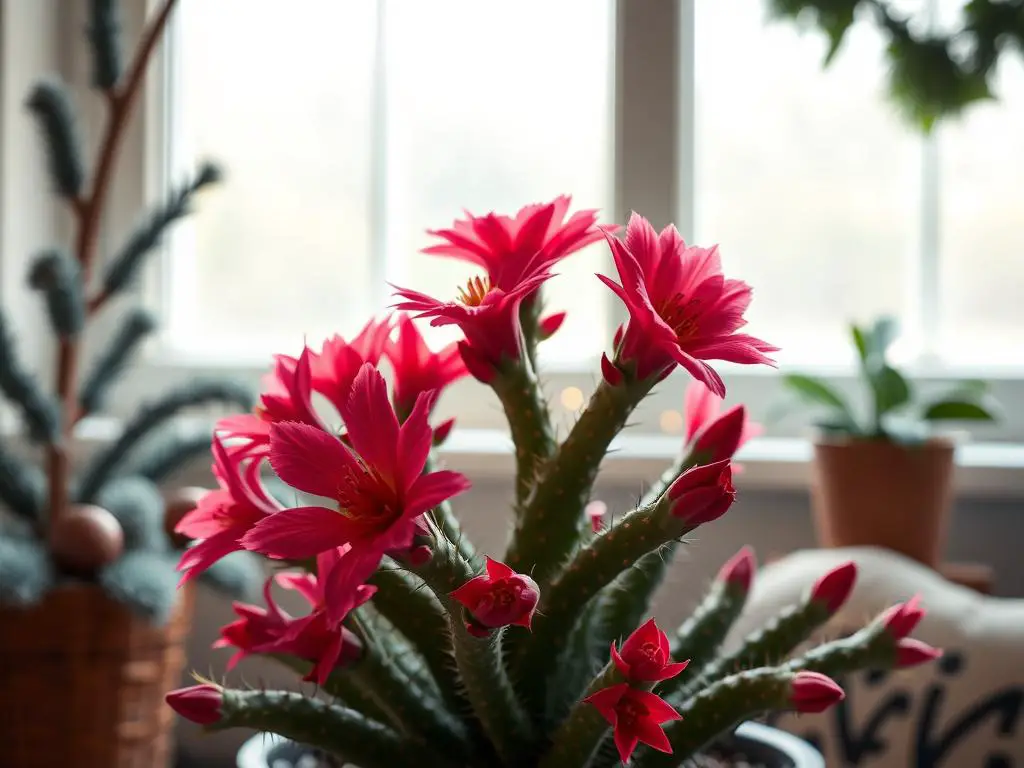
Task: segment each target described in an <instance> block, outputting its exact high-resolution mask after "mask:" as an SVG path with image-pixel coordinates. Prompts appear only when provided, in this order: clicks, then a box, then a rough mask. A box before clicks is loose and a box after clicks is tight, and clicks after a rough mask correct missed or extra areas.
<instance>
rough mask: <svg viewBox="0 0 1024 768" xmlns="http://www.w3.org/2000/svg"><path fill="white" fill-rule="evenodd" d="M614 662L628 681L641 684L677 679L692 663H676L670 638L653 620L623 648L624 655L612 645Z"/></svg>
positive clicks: (643, 625)
mask: <svg viewBox="0 0 1024 768" xmlns="http://www.w3.org/2000/svg"><path fill="white" fill-rule="evenodd" d="M612 661H613V662H615V666H616V667H617V668H618V670H619V672H621V673H622V676H623V677H625V678H626V679H627V680H631V681H635V682H640V683H658V682H661V681H662V680H668V679H669V678H671V677H675V676H676V675H678V674H679V673H680V672H682V671H683V670H684V669H686V665H687V664H689V663H690V662H689V660H687V661H680V662H673V661H672V656H671V654H670V653H669V643H668V635H666V634H665V633H664V632H662V631H661V630H660V629H659V628H658V625H657V624H655V623H654V619H648V620H647V622H646V623H644V624H642V625H641V626H640V627H638V628H637V629H636V630H634V631H633V633H632V634H631V635H630V636H629V637H627V638H626V642H624V643H623V644H622V651H621V653H620V652H619V651H618V650H617V649H616V647H615V641H612Z"/></svg>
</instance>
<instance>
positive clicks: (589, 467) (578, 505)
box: [505, 378, 653, 592]
mask: <svg viewBox="0 0 1024 768" xmlns="http://www.w3.org/2000/svg"><path fill="white" fill-rule="evenodd" d="M652 385H653V382H652V381H640V382H638V381H635V380H632V379H630V378H626V379H625V380H624V382H623V383H621V384H619V385H612V384H609V383H608V382H606V381H603V380H602V382H601V383H600V384H599V385H598V387H597V389H596V390H595V391H594V394H593V395H592V396H591V398H590V402H589V403H588V405H587V407H586V410H584V411H583V413H582V414H581V415H580V418H579V421H577V422H576V425H575V426H574V427H573V428H572V431H571V432H570V433H569V436H568V437H567V438H566V439H565V442H563V443H562V445H561V446H560V447H559V449H558V451H557V452H556V453H555V454H554V456H553V457H552V458H551V460H550V462H549V463H548V464H547V466H546V467H545V469H544V470H543V472H542V473H541V475H540V477H539V478H538V481H537V485H536V487H535V488H534V489H533V493H532V494H530V497H529V500H528V502H527V504H526V507H525V509H524V510H523V513H522V515H521V516H520V518H519V520H518V522H517V524H516V530H515V533H514V535H513V538H512V543H511V545H510V546H509V550H508V552H507V553H506V555H505V562H506V563H507V564H508V565H509V566H510V567H512V568H513V569H515V570H517V571H521V572H525V573H530V574H531V576H532V577H533V578H534V580H536V581H537V583H538V584H539V585H540V587H541V592H543V591H544V589H545V587H546V586H547V585H548V584H549V583H550V582H551V580H552V578H553V577H554V576H555V575H556V574H557V573H558V571H559V568H560V566H561V565H562V563H564V562H565V559H566V557H567V556H568V555H569V553H571V552H572V550H573V547H574V545H575V544H576V541H577V538H578V537H577V530H578V526H579V523H580V519H581V517H582V515H583V507H584V506H585V505H586V503H587V501H588V498H589V495H590V489H591V487H592V486H593V484H594V479H595V477H596V476H597V470H598V468H599V467H600V465H601V460H602V459H603V458H604V455H605V453H606V452H607V451H608V446H609V445H611V442H612V440H613V439H614V438H615V436H616V435H618V434H619V432H621V431H622V428H623V426H624V425H625V423H626V419H627V418H629V415H630V414H631V413H632V412H633V409H634V408H635V407H636V406H637V404H638V403H639V402H640V401H641V400H642V399H643V398H644V396H645V395H646V394H647V393H648V392H649V391H650V388H651V386H652Z"/></svg>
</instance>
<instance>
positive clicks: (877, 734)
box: [726, 547, 1024, 768]
mask: <svg viewBox="0 0 1024 768" xmlns="http://www.w3.org/2000/svg"><path fill="white" fill-rule="evenodd" d="M846 560H853V561H855V562H856V563H857V566H858V579H857V585H856V587H855V589H854V592H853V594H852V595H851V597H850V600H849V601H848V602H847V604H846V605H845V606H844V607H843V609H842V610H841V611H840V612H839V614H837V615H836V616H835V617H834V618H833V620H832V621H831V622H830V623H829V625H828V626H827V627H826V628H825V633H827V635H828V636H832V637H834V636H838V635H840V634H845V633H847V632H850V631H852V630H853V629H855V628H857V627H859V626H862V625H863V624H864V622H866V621H867V620H869V619H870V618H872V617H873V616H875V615H876V614H878V613H879V612H880V611H882V610H883V609H885V608H886V607H888V606H889V605H892V604H893V603H895V602H900V601H903V600H907V599H908V598H910V597H912V596H913V595H915V594H920V595H921V599H922V604H923V606H924V607H925V608H926V609H927V611H928V614H927V615H926V616H925V618H924V620H923V621H922V622H921V624H920V625H919V626H918V628H917V630H916V631H915V632H914V637H918V638H920V639H921V640H924V641H925V642H927V643H930V644H931V645H934V646H937V647H940V648H943V649H944V650H945V651H946V654H945V656H944V657H943V658H942V659H939V660H938V661H937V662H932V663H929V664H925V665H923V666H920V667H917V668H915V669H909V670H900V671H897V672H894V673H892V674H890V675H887V676H882V675H879V674H877V673H875V674H872V673H860V674H857V675H855V676H854V677H853V679H848V680H844V681H841V682H842V683H843V685H844V687H845V688H846V692H847V699H846V701H844V702H843V703H842V704H841V705H840V706H838V707H835V708H833V709H832V710H831V711H829V712H826V713H823V714H821V715H799V716H798V715H794V714H786V715H783V716H782V717H780V718H778V719H777V720H775V721H774V722H775V724H777V725H779V726H780V727H782V728H784V729H786V730H789V731H792V732H793V733H797V734H799V735H802V736H804V737H806V738H809V739H810V740H811V741H813V742H815V743H816V744H817V745H818V746H819V747H820V748H821V750H822V752H823V753H824V754H825V758H826V763H827V764H828V765H829V766H830V768H840V766H858V767H861V766H867V767H870V768H915V767H916V768H1011V767H1012V768H1024V600H1009V599H1000V598H993V597H987V596H984V595H980V594H978V593H976V592H974V591H972V590H969V589H966V588H964V587H961V586H959V585H957V584H953V583H951V582H949V581H946V580H945V579H944V578H942V576H940V575H939V574H937V573H936V572H935V571H933V570H931V569H930V568H927V567H925V566H923V565H920V564H918V563H916V562H914V561H912V560H909V559H907V558H905V557H903V556H901V555H898V554H895V553H893V552H890V551H888V550H881V549H876V548H872V547H858V548H850V549H835V550H823V549H816V550H805V551H800V552H795V553H793V554H792V555H789V556H788V557H786V558H784V559H782V560H780V561H778V562H775V563H772V564H770V565H768V566H765V567H764V568H762V569H761V571H760V572H759V574H758V577H757V580H756V582H755V585H754V589H753V591H752V593H751V596H750V600H749V602H748V605H747V609H746V610H745V611H744V613H743V615H742V616H741V617H740V619H739V620H738V621H737V623H736V626H735V627H734V628H733V630H732V632H731V633H730V635H729V637H728V638H727V640H726V646H727V648H734V647H735V646H736V645H737V644H738V642H739V640H740V638H742V637H743V635H745V634H747V633H748V632H750V631H752V630H754V629H756V628H757V627H759V626H760V625H762V624H763V623H764V622H765V621H766V620H767V619H769V618H771V616H773V615H774V614H775V613H777V612H778V611H779V610H780V609H781V608H783V607H784V606H786V605H789V604H791V603H793V602H794V601H796V600H798V599H799V598H800V596H801V595H802V594H803V593H804V591H805V590H807V589H808V588H809V587H810V585H811V584H812V583H813V582H814V580H815V579H817V578H818V577H819V576H821V575H822V574H823V573H825V572H826V571H828V570H829V569H831V568H832V567H834V566H836V565H838V564H840V563H842V562H845V561H846Z"/></svg>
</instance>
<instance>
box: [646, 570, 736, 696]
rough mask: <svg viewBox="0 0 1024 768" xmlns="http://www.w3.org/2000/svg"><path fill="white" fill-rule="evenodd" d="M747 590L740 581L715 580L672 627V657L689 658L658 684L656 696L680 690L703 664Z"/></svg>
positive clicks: (733, 617)
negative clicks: (685, 615) (677, 671)
mask: <svg viewBox="0 0 1024 768" xmlns="http://www.w3.org/2000/svg"><path fill="white" fill-rule="evenodd" d="M748 594H749V593H748V591H747V590H746V589H744V588H743V587H742V586H741V585H739V584H735V583H730V582H723V581H719V580H716V581H714V582H713V583H712V585H711V588H710V589H709V590H708V592H707V594H706V595H705V596H704V599H703V600H702V601H701V603H700V605H698V606H697V608H696V609H695V610H694V611H693V613H692V614H690V617H689V618H688V619H687V620H686V621H684V622H683V624H682V626H680V627H679V629H677V630H676V635H675V637H674V638H673V640H672V658H673V659H675V660H676V661H685V660H686V659H689V660H690V664H689V666H687V668H686V669H684V670H683V671H682V672H680V673H679V674H678V675H676V676H675V677H673V678H671V679H669V680H665V681H664V682H662V683H661V684H660V685H659V686H658V694H659V695H660V696H668V695H669V694H672V693H674V692H676V691H678V690H680V689H681V688H682V687H683V686H684V685H685V684H686V683H688V682H689V681H690V680H691V679H693V678H694V677H695V676H697V674H698V673H699V672H700V670H701V669H702V668H703V667H704V666H705V665H707V664H708V663H709V662H710V661H711V660H712V659H713V658H714V656H715V654H716V653H717V652H718V648H719V646H720V645H721V644H722V641H723V640H724V639H725V636H726V635H727V634H729V629H730V628H731V627H732V625H733V623H734V622H735V621H736V618H737V617H738V616H739V615H740V613H741V612H742V611H743V606H744V605H746V603H747V595H748Z"/></svg>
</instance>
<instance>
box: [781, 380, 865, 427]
mask: <svg viewBox="0 0 1024 768" xmlns="http://www.w3.org/2000/svg"><path fill="white" fill-rule="evenodd" d="M782 380H783V382H784V383H785V384H786V386H787V387H789V388H790V389H791V390H793V391H794V392H795V393H796V394H797V395H799V396H800V397H801V398H802V399H803V400H805V401H807V402H809V403H814V404H816V405H824V406H825V407H827V408H832V409H834V410H836V411H839V413H840V415H841V417H842V419H843V420H844V421H847V422H849V423H850V424H851V425H852V424H854V423H856V422H855V420H854V418H853V412H852V411H851V410H850V406H849V405H847V403H846V401H845V400H844V399H843V397H842V395H840V394H839V393H838V392H836V390H835V389H833V388H832V387H831V386H830V385H828V384H826V383H825V382H824V381H822V380H821V379H816V378H814V377H812V376H804V375H802V374H799V373H791V374H788V375H787V376H784V377H783V379H782Z"/></svg>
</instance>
